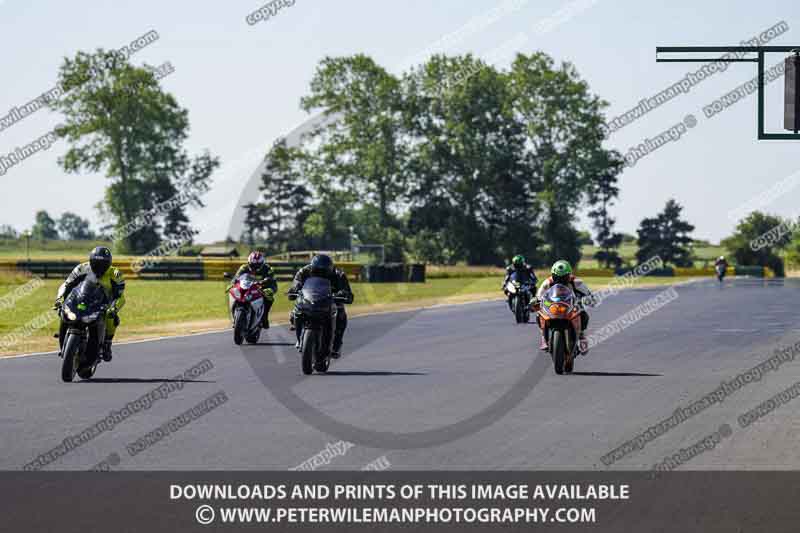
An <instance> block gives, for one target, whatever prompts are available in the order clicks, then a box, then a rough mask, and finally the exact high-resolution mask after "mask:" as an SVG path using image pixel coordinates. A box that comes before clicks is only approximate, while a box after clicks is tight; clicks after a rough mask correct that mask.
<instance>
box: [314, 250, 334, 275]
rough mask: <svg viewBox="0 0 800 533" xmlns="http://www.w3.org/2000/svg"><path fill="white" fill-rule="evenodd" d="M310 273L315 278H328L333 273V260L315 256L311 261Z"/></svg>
mask: <svg viewBox="0 0 800 533" xmlns="http://www.w3.org/2000/svg"><path fill="white" fill-rule="evenodd" d="M311 273H312V274H314V275H315V276H329V275H331V274H332V273H333V259H331V258H330V256H328V255H325V254H319V255H315V256H314V258H313V259H311Z"/></svg>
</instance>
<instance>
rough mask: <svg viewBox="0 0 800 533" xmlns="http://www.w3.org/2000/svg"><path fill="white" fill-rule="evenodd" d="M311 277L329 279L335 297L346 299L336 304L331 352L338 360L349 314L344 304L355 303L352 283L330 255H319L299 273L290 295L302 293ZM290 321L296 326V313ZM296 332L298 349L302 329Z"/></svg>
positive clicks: (297, 329)
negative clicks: (335, 264)
mask: <svg viewBox="0 0 800 533" xmlns="http://www.w3.org/2000/svg"><path fill="white" fill-rule="evenodd" d="M311 276H317V277H321V278H325V279H327V280H328V281H330V282H331V288H332V290H333V293H334V296H340V297H344V298H345V301H344V302H342V303H337V304H336V306H337V308H338V309H337V313H336V329H335V331H334V333H333V350H332V352H331V357H333V358H334V359H338V358H339V357H341V352H342V340H343V339H344V332H345V330H346V329H347V313H345V308H344V304H351V303H353V291H352V290H351V289H350V282H349V281H348V280H347V275H346V274H345V273H344V272H342V271H341V270H339V269H338V268H336V267H335V266H334V264H333V259H331V258H330V256H328V255H325V254H318V255H315V256H314V257H313V258H312V259H311V264H309V265H306V266H304V267H303V268H301V269H300V270H298V271H297V274H295V276H294V282H293V284H292V287H291V288H290V289H289V293H290V294H296V293H298V292H300V290H301V289H302V288H303V284H304V283H305V282H306V280H307V279H308V278H310V277H311ZM289 319H290V321H291V323H292V325H293V326H294V311H292V313H291V314H290V316H289ZM295 332H296V335H297V344H296V347H297V348H299V347H300V333H301V332H300V328H296V329H295Z"/></svg>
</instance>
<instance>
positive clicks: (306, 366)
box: [301, 329, 317, 375]
mask: <svg viewBox="0 0 800 533" xmlns="http://www.w3.org/2000/svg"><path fill="white" fill-rule="evenodd" d="M316 345H317V343H316V335H314V332H313V331H311V330H310V329H307V330H305V331H304V332H303V340H302V342H301V348H302V349H303V357H302V367H303V374H305V375H309V374H312V373H313V372H314V351H315V348H316Z"/></svg>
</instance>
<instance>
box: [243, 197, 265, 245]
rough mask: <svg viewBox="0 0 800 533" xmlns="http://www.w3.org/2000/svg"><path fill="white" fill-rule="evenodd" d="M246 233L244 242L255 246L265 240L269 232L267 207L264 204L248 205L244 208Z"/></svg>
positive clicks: (244, 232) (244, 233)
mask: <svg viewBox="0 0 800 533" xmlns="http://www.w3.org/2000/svg"><path fill="white" fill-rule="evenodd" d="M242 207H244V210H245V215H244V231H243V232H242V237H241V238H242V240H243V241H244V242H246V243H247V244H249V245H250V246H253V245H254V244H255V243H256V242H260V241H262V240H263V239H264V236H265V235H266V232H267V221H266V207H265V206H264V205H263V204H254V203H250V204H246V205H244V206H242Z"/></svg>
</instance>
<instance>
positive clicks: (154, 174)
mask: <svg viewBox="0 0 800 533" xmlns="http://www.w3.org/2000/svg"><path fill="white" fill-rule="evenodd" d="M59 83H60V84H61V86H63V87H64V88H65V95H64V96H63V97H62V98H60V99H58V100H54V101H51V102H49V103H48V105H49V106H50V107H51V108H52V109H53V110H54V111H58V112H60V113H61V114H62V115H63V118H64V121H63V122H62V124H60V125H59V126H58V127H57V128H56V130H55V132H56V135H58V136H59V137H60V138H62V139H64V140H65V141H66V142H67V144H68V146H69V149H68V150H67V152H66V153H65V154H64V155H63V156H62V157H61V158H60V159H59V164H60V166H61V167H62V169H63V170H64V171H66V172H67V173H75V174H80V173H82V172H85V171H92V172H104V173H105V175H106V177H107V178H108V179H109V181H110V183H109V185H108V187H107V188H106V191H105V195H104V197H103V199H102V200H101V201H100V202H98V203H97V204H96V207H97V208H98V210H99V211H100V213H101V215H102V216H101V219H102V220H104V221H105V222H106V225H105V226H103V227H102V228H100V235H97V234H95V233H94V232H93V231H92V230H91V229H90V228H89V224H88V221H86V220H85V219H82V218H81V217H80V216H78V215H76V214H74V213H71V212H67V213H64V214H63V215H62V216H61V217H60V218H59V219H58V220H55V219H53V218H52V217H51V216H50V215H49V214H48V213H47V212H45V211H39V212H38V213H36V220H35V224H34V226H33V228H32V232H31V233H32V237H34V238H35V239H38V240H48V239H56V238H60V237H61V238H65V239H74V240H81V239H91V238H100V239H103V238H108V236H110V235H115V237H118V238H115V239H114V241H113V244H114V248H115V251H117V252H123V253H131V254H137V253H138V254H142V253H147V252H148V251H149V250H152V249H154V248H155V247H157V246H158V245H159V244H160V243H161V242H163V241H167V240H171V239H172V238H173V237H174V236H176V235H191V234H193V233H194V230H193V229H192V227H191V223H190V220H189V217H188V215H187V213H186V211H187V209H188V208H190V207H202V206H203V202H202V194H203V193H204V192H205V191H207V190H208V189H209V184H210V182H211V175H212V174H213V172H214V170H215V169H216V168H217V167H218V165H219V160H218V159H217V158H216V157H214V156H212V155H211V154H210V153H209V152H207V151H206V152H204V153H202V154H200V155H196V156H190V155H189V154H188V153H187V151H186V149H185V148H184V143H185V140H186V138H187V136H188V130H189V119H188V111H187V110H186V109H184V108H182V107H181V106H180V105H179V104H178V102H177V101H176V99H175V98H174V96H172V95H171V94H169V93H167V92H166V91H164V90H163V88H162V87H161V86H160V85H159V81H158V79H156V77H155V76H154V69H152V68H151V67H148V66H147V65H145V66H143V67H136V66H133V65H131V64H130V63H128V61H127V60H126V59H125V58H122V57H119V56H118V55H116V54H114V52H113V51H106V50H103V49H98V50H97V51H95V52H94V53H85V52H78V53H77V54H76V55H75V56H74V57H72V58H66V59H65V60H64V63H63V64H62V66H61V69H60V72H59ZM607 105H608V104H607V103H606V102H605V101H604V100H602V99H601V98H600V97H598V96H597V95H595V94H593V93H592V92H591V91H590V89H589V86H588V84H587V83H586V82H585V81H584V80H582V79H581V77H580V76H579V74H578V72H577V70H576V69H575V67H574V66H572V65H571V64H570V63H567V62H565V63H561V64H558V65H557V64H556V63H555V62H554V61H553V59H552V58H550V57H549V56H548V55H547V54H544V53H542V52H535V53H531V54H517V56H516V58H515V59H514V61H513V62H512V63H511V64H510V66H509V67H507V68H504V69H500V68H497V67H495V66H492V65H490V64H487V63H485V62H483V61H481V60H480V59H478V58H475V57H474V56H472V55H469V54H467V55H461V56H445V55H436V56H433V57H431V58H430V59H429V60H427V61H426V62H424V63H423V64H420V65H417V66H415V67H412V68H410V69H409V70H408V71H406V72H403V73H401V74H399V75H393V74H390V73H389V72H388V71H387V70H386V69H385V68H383V67H382V66H381V65H379V64H377V63H376V62H375V61H374V60H373V59H371V58H369V57H368V56H365V55H361V54H358V55H353V56H347V57H327V58H325V59H323V60H321V61H320V63H319V64H318V65H317V67H316V70H315V72H314V74H313V76H312V79H311V82H310V85H309V88H308V91H307V94H306V95H304V96H303V97H302V98H301V99H300V106H301V108H302V109H303V110H305V111H306V112H309V113H321V114H322V116H324V117H325V119H324V120H322V121H320V122H319V123H318V125H317V126H316V127H315V128H314V129H313V131H312V132H311V133H310V134H309V135H307V136H306V138H305V139H303V142H302V144H301V146H300V147H289V146H287V144H286V142H285V141H284V140H282V139H279V140H278V141H276V142H275V143H274V144H273V146H271V147H270V148H269V150H268V152H267V154H266V164H265V170H264V173H263V175H262V177H261V178H262V185H261V194H260V195H259V196H258V197H257V198H253V199H252V201H251V202H249V203H248V204H247V205H246V206H245V209H246V223H245V231H244V233H243V235H241V236H237V237H241V238H242V239H244V240H245V241H247V242H248V243H251V244H253V245H254V246H255V245H258V246H261V247H263V248H264V249H266V250H267V251H270V252H283V251H290V250H297V249H310V248H315V249H323V248H325V249H346V248H349V247H350V246H351V245H352V244H382V245H384V246H385V250H386V258H387V259H388V260H403V259H415V260H421V261H426V262H432V263H439V264H450V263H456V262H465V263H468V264H500V263H502V262H503V261H505V260H507V259H508V258H510V257H511V256H513V255H515V254H518V253H522V254H524V255H525V256H526V257H527V258H528V259H529V261H530V262H531V263H532V264H533V265H535V266H543V265H546V264H549V263H551V262H552V261H554V260H557V259H567V260H569V261H571V262H572V263H574V264H577V263H578V262H579V260H580V257H581V246H582V245H584V244H587V243H590V242H594V243H595V244H596V245H597V251H596V252H595V254H594V258H595V259H596V260H597V261H598V262H599V263H600V264H601V265H602V266H606V267H618V266H620V265H621V264H622V262H623V261H622V259H621V257H620V254H619V247H620V245H621V244H622V243H623V242H629V241H631V240H633V237H632V236H627V235H624V234H622V233H619V232H617V231H615V223H616V221H615V219H614V218H613V217H612V216H611V210H612V208H613V206H614V204H615V202H616V200H617V198H618V196H619V187H618V178H619V175H620V173H621V171H622V169H623V160H622V157H621V156H620V154H619V153H618V152H616V151H615V150H611V149H607V148H605V147H604V146H603V142H604V141H605V136H604V135H605V134H604V129H605V128H604V120H605V117H604V114H603V113H604V109H605V108H606V107H607ZM178 191H192V193H191V194H190V195H189V197H187V198H185V201H183V200H182V202H181V203H173V202H168V201H169V200H170V199H172V198H175V197H176V195H177V193H178ZM166 203H169V205H170V209H169V210H168V211H167V212H163V213H162V212H160V211H159V213H158V216H156V217H154V218H153V220H152V221H150V220H149V219H148V222H149V223H148V224H147V225H145V226H144V227H138V225H137V226H136V229H135V231H129V232H126V231H124V230H125V228H126V227H129V226H130V225H131V222H132V221H134V220H137V217H139V216H140V215H142V214H143V213H147V212H152V211H153V208H154V206H160V205H165V204H166ZM582 213H585V214H586V215H587V216H588V217H589V219H590V220H591V225H592V230H593V232H594V235H589V234H587V233H586V232H585V231H579V230H578V229H577V227H576V220H577V219H578V216H579V215H580V214H582ZM787 222H788V221H786V220H784V219H781V218H779V217H774V216H771V215H767V214H763V213H759V212H755V213H751V214H750V215H749V216H748V217H747V218H745V219H744V220H742V221H741V222H740V223H739V225H738V226H737V228H736V232H735V233H734V235H733V236H731V237H730V238H728V239H726V240H725V241H723V245H724V246H726V247H727V248H728V249H729V250H731V252H732V254H733V255H734V260H735V261H736V262H738V263H739V264H759V265H764V266H770V267H771V268H773V270H775V271H776V272H779V273H782V272H783V263H782V257H781V256H782V255H785V256H786V257H788V258H789V259H790V260H791V261H796V262H798V263H800V244H797V243H798V240H797V239H794V238H793V237H792V236H791V232H788V234H786V235H782V236H781V238H780V239H779V240H777V241H775V242H770V243H769V245H768V246H766V247H762V248H759V249H757V250H754V249H753V247H752V246H750V245H749V243H750V242H752V241H753V240H754V239H757V238H758V237H759V236H760V235H762V234H763V233H765V232H767V231H769V230H770V229H771V228H774V227H775V226H778V225H780V224H784V225H787ZM791 226H792V228H791V229H792V231H793V230H794V227H795V226H796V225H794V224H791ZM693 230H694V227H693V226H692V225H691V224H690V223H689V222H687V221H685V220H683V218H682V207H681V206H680V205H679V204H678V203H677V202H676V201H675V200H669V201H668V202H667V204H666V205H665V208H664V210H663V211H662V212H661V213H658V214H657V215H656V216H654V217H648V218H645V219H644V220H642V222H641V224H640V227H639V229H638V231H637V236H636V241H637V243H638V252H637V254H636V260H637V262H644V261H646V260H648V259H650V258H651V257H653V256H655V255H658V256H660V257H661V258H662V259H663V260H664V262H665V263H666V264H672V265H675V266H689V265H691V264H692V251H691V243H692V238H691V232H692V231H693ZM16 236H17V235H16V232H15V231H14V230H13V228H10V227H8V226H0V237H4V238H13V237H16Z"/></svg>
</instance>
